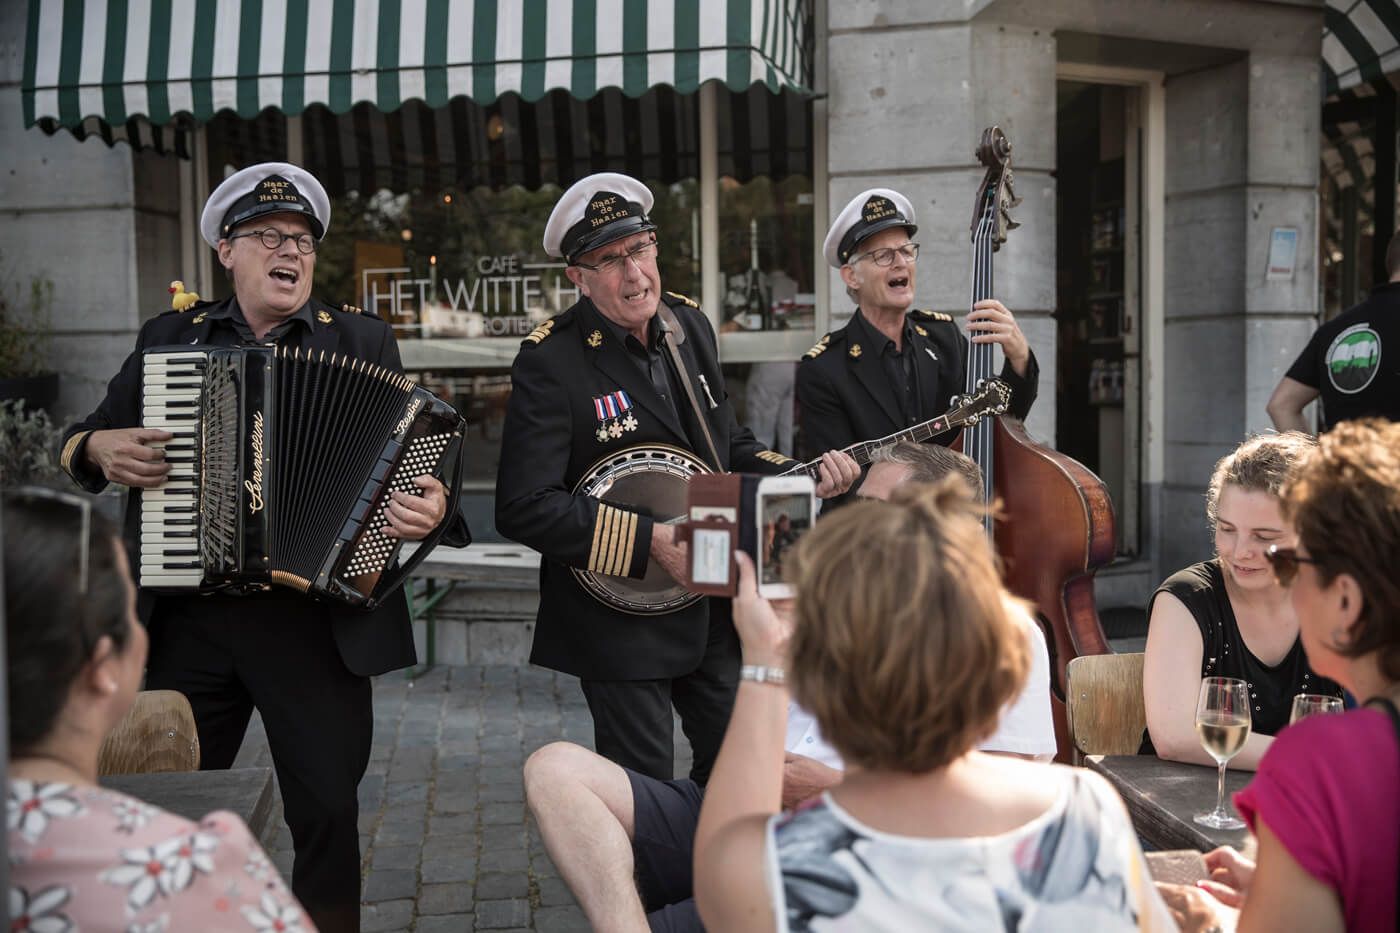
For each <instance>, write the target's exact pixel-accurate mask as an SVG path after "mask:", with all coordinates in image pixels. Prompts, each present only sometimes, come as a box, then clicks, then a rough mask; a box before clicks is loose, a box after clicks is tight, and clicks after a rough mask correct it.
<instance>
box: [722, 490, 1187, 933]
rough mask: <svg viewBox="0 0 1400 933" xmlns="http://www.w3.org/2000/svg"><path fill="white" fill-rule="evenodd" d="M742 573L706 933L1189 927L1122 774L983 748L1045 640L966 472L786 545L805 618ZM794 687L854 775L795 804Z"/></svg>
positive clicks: (835, 517) (840, 515) (853, 510)
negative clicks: (1022, 608) (1022, 622)
mask: <svg viewBox="0 0 1400 933" xmlns="http://www.w3.org/2000/svg"><path fill="white" fill-rule="evenodd" d="M739 568H740V572H739V577H740V592H739V596H738V597H737V598H736V599H735V601H734V620H735V624H736V626H737V627H738V630H739V636H740V639H741V642H742V649H743V659H744V665H745V668H744V671H743V675H742V679H741V681H740V685H739V691H738V697H737V701H736V705H735V707H734V713H733V716H732V718H731V719H730V722H729V729H728V731H727V732H726V734H725V738H724V744H723V746H722V747H721V749H720V753H719V758H718V761H717V763H716V765H715V770H714V773H713V775H712V776H711V778H710V784H709V787H708V788H707V790H706V796H705V801H704V804H703V806H702V808H701V813H700V825H699V826H698V828H697V830H696V837H695V896H696V902H697V906H698V907H699V911H700V915H701V918H702V920H703V921H704V923H705V926H706V928H707V929H711V930H724V931H727V933H728V931H749V930H754V931H770V930H775V929H792V930H806V929H820V930H861V931H865V930H932V929H967V930H983V929H1010V928H1016V927H1020V926H1022V925H1023V924H1027V923H1029V925H1030V926H1031V927H1033V928H1036V929H1094V930H1126V929H1134V930H1136V929H1140V928H1144V929H1170V928H1171V926H1170V924H1171V920H1170V917H1169V916H1168V914H1167V911H1166V908H1165V905H1164V904H1163V903H1162V902H1161V900H1160V899H1159V898H1158V897H1157V896H1156V895H1155V893H1154V892H1153V889H1152V886H1151V885H1150V884H1149V883H1147V881H1146V880H1145V879H1146V866H1145V865H1144V863H1143V858H1142V853H1141V851H1140V850H1139V848H1138V843H1137V838H1136V836H1134V834H1133V831H1132V827H1131V826H1130V824H1129V822H1128V817H1127V813H1126V811H1125V810H1124V808H1123V804H1122V802H1121V801H1119V800H1118V798H1117V796H1116V795H1115V794H1114V793H1113V791H1112V790H1111V789H1110V788H1109V786H1108V784H1107V783H1106V782H1104V781H1103V780H1102V779H1100V778H1099V777H1098V776H1097V775H1095V774H1093V773H1091V772H1089V771H1087V770H1084V769H1077V768H1067V767H1062V766H1058V765H1047V764H1040V763H1037V762H1030V761H1025V760H1021V759H1013V758H1004V757H994V756H991V755H987V754H983V753H981V752H979V751H977V750H976V748H977V743H978V741H979V740H980V739H982V738H985V737H986V736H987V735H990V734H991V733H992V732H993V730H995V729H996V727H997V718H998V714H999V713H1000V711H1001V709H1002V708H1003V707H1004V706H1005V704H1006V701H1007V700H1008V699H1010V698H1011V697H1012V696H1014V695H1015V694H1016V693H1017V691H1018V690H1019V689H1020V685H1021V683H1022V681H1023V680H1024V678H1025V676H1026V669H1027V666H1028V657H1027V656H1028V644H1027V641H1026V638H1025V636H1024V634H1023V632H1022V630H1021V628H1020V626H1019V624H1018V623H1017V622H1016V621H1015V620H1014V619H1013V618H1012V617H1011V615H1010V613H1009V612H1008V611H1007V608H1006V604H1005V603H1004V602H1003V600H1005V599H1010V597H1009V596H1008V595H1007V594H1006V592H1005V590H1004V589H1003V588H1002V586H1001V583H1000V581H999V579H998V577H997V571H996V568H995V564H994V559H993V556H992V554H991V551H990V549H989V548H988V547H987V544H986V534H985V532H984V531H983V528H982V524H981V509H980V507H979V506H978V505H976V504H975V503H974V501H973V498H972V496H971V493H970V491H969V490H968V489H967V484H966V483H965V482H964V481H963V480H962V479H961V477H948V478H946V479H945V480H943V481H942V482H941V483H939V484H937V485H934V486H932V487H923V488H920V489H911V490H901V491H899V492H897V493H895V498H894V499H893V501H891V502H880V501H863V502H859V503H857V504H854V505H850V506H847V507H845V508H843V509H840V510H839V511H837V512H835V513H834V514H832V515H830V516H828V517H826V518H824V519H823V520H822V521H821V522H819V523H818V524H817V525H816V527H815V528H814V529H813V530H812V531H811V532H810V533H808V534H807V535H806V537H805V539H804V540H803V541H802V542H801V543H799V544H798V545H797V546H796V548H795V550H794V551H793V552H792V554H791V556H790V557H789V562H788V566H787V570H786V575H787V577H788V579H789V580H790V581H791V582H793V583H794V584H795V585H796V590H797V600H796V614H797V618H796V621H795V626H789V625H788V624H786V623H785V622H784V621H782V620H780V619H779V618H778V616H777V615H776V614H775V613H774V611H773V608H772V607H771V606H770V605H769V604H768V603H767V602H766V601H765V600H762V599H760V598H759V597H758V595H757V591H756V588H755V584H754V573H753V566H752V563H751V562H750V561H749V560H747V559H746V558H744V557H743V556H742V555H740V558H739ZM789 633H790V634H791V645H790V646H789V644H788V636H789ZM785 684H791V685H792V691H793V697H794V698H795V699H796V700H797V702H798V703H800V704H801V705H803V706H804V707H806V708H807V709H808V710H809V711H810V712H811V713H812V714H813V715H814V716H815V717H816V719H817V723H818V725H819V726H820V728H821V731H822V733H823V735H824V736H825V737H826V739H827V741H828V742H829V743H830V744H831V745H833V746H834V747H835V748H836V750H837V751H838V752H839V753H840V754H841V756H842V758H843V759H844V760H845V763H846V767H847V771H846V776H845V779H844V781H843V782H842V783H841V784H840V785H838V786H837V787H836V788H835V789H833V790H830V791H827V792H826V793H824V794H822V795H821V796H820V797H819V798H818V799H817V800H816V802H815V803H814V804H813V805H811V806H809V807H805V808H801V809H799V810H798V811H797V812H796V813H792V814H786V815H779V807H780V799H781V793H782V775H783V751H782V745H783V736H784V729H785V724H786V717H787V709H788V691H787V687H786V686H785Z"/></svg>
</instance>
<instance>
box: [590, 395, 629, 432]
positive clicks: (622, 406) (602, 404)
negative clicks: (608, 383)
mask: <svg viewBox="0 0 1400 933" xmlns="http://www.w3.org/2000/svg"><path fill="white" fill-rule="evenodd" d="M593 413H594V414H595V415H597V416H598V430H597V432H596V434H595V436H596V437H597V438H598V442H599V443H607V441H608V438H618V437H621V436H622V432H623V431H635V430H637V419H636V417H635V416H634V415H633V414H632V397H631V396H629V395H628V394H627V393H626V392H624V391H623V390H622V389H618V390H617V391H616V392H609V393H608V394H607V395H595V396H593Z"/></svg>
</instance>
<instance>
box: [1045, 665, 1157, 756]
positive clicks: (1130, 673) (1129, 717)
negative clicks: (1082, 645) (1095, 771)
mask: <svg viewBox="0 0 1400 933" xmlns="http://www.w3.org/2000/svg"><path fill="white" fill-rule="evenodd" d="M1143 658H1144V655H1143V654H1142V653H1141V652H1138V653H1136V654H1090V655H1083V656H1081V657H1078V658H1075V659H1074V660H1072V661H1070V662H1069V665H1068V666H1067V667H1066V668H1065V698H1066V703H1065V708H1066V716H1065V718H1066V719H1067V721H1068V724H1069V737H1070V743H1071V744H1072V745H1073V746H1074V763H1075V764H1080V763H1081V761H1082V759H1083V756H1085V755H1136V754H1137V750H1138V748H1139V747H1140V746H1141V745H1142V732H1143V730H1144V729H1146V728H1147V709H1146V706H1145V705H1144V704H1143V699H1142V663H1143Z"/></svg>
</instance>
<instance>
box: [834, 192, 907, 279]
mask: <svg viewBox="0 0 1400 933" xmlns="http://www.w3.org/2000/svg"><path fill="white" fill-rule="evenodd" d="M890 227H903V228H904V229H905V230H906V231H908V233H909V235H910V236H911V237H912V236H913V235H914V234H915V233H917V232H918V230H919V228H918V227H917V226H915V225H914V205H913V204H911V203H909V199H908V198H906V197H905V196H904V195H902V194H900V193H899V192H898V191H895V190H893V189H892V188H871V189H869V190H868V191H862V192H861V193H860V194H858V195H856V196H855V197H853V198H851V200H850V203H848V204H847V205H846V206H845V208H843V209H842V211H841V213H839V214H837V215H836V220H834V221H833V222H832V224H831V229H830V230H829V231H827V234H826V240H825V241H824V242H823V243H822V254H823V255H824V256H826V261H827V262H828V263H830V264H831V267H832V268H833V269H839V268H841V267H842V266H844V265H845V264H846V263H848V262H850V260H851V257H852V256H853V255H855V251H856V247H857V246H859V245H860V244H861V241H862V240H866V239H869V238H870V237H872V236H874V235H875V234H877V233H879V232H880V231H881V230H888V229H889V228H890Z"/></svg>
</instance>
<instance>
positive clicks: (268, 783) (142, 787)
mask: <svg viewBox="0 0 1400 933" xmlns="http://www.w3.org/2000/svg"><path fill="white" fill-rule="evenodd" d="M98 783H100V784H101V785H102V786H103V787H106V788H109V789H110V790H116V791H121V792H122V793H123V794H130V795H131V796H133V797H138V798H140V799H141V800H144V801H145V802H146V803H150V804H154V805H156V806H157V807H160V808H161V809H162V810H168V811H170V812H171V813H174V814H176V815H177V816H183V817H185V818H186V819H190V820H195V821H198V820H199V819H201V818H202V817H203V816H204V815H205V814H207V813H209V812H210V811H211V810H232V811H233V812H234V813H236V814H238V815H239V816H240V817H242V818H243V822H245V823H247V824H248V828H249V829H250V830H252V831H253V837H254V838H257V839H261V838H262V833H263V830H264V829H265V828H266V827H267V820H268V817H269V816H270V815H271V814H272V769H271V768H232V769H230V770H228V771H163V772H156V773H153V774H109V775H106V776H105V777H102V778H99V779H98Z"/></svg>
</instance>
